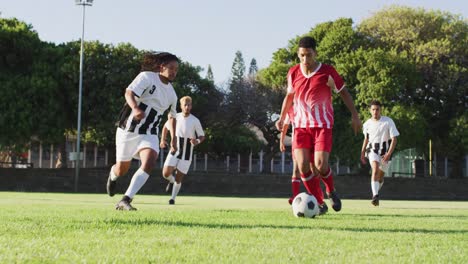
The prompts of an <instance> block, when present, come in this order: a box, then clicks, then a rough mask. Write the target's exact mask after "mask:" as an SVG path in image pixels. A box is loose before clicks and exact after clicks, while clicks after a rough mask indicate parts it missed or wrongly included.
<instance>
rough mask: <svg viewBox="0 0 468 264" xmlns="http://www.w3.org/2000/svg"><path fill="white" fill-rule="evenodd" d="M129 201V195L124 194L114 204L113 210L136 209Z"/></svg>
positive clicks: (130, 200)
mask: <svg viewBox="0 0 468 264" xmlns="http://www.w3.org/2000/svg"><path fill="white" fill-rule="evenodd" d="M131 202H132V199H130V197H128V196H124V197H123V198H122V200H120V202H118V203H117V204H116V205H115V210H122V211H136V210H137V209H136V208H135V207H133V206H132V205H131V204H130V203H131Z"/></svg>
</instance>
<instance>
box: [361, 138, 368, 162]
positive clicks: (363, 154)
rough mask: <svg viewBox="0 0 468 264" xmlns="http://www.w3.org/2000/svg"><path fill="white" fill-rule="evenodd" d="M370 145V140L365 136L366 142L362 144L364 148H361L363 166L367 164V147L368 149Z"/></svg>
mask: <svg viewBox="0 0 468 264" xmlns="http://www.w3.org/2000/svg"><path fill="white" fill-rule="evenodd" d="M368 143H369V139H368V138H367V136H364V142H362V148H361V162H362V164H367V160H366V147H367V144H368Z"/></svg>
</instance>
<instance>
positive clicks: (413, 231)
mask: <svg viewBox="0 0 468 264" xmlns="http://www.w3.org/2000/svg"><path fill="white" fill-rule="evenodd" d="M310 221H314V220H313V219H311V220H310ZM103 222H104V223H106V224H110V225H122V226H132V225H137V226H138V225H140V226H141V225H158V226H175V227H200V228H212V229H259V228H265V229H270V228H271V229H300V230H307V229H309V230H321V231H323V230H329V231H349V232H358V233H366V232H371V233H387V232H389V233H411V234H417V233H419V234H468V230H443V229H438V230H431V229H424V228H411V229H397V228H365V227H364V228H353V227H329V226H322V225H314V226H309V225H270V224H253V225H247V224H246V225H243V224H224V223H196V222H184V221H167V220H158V219H110V220H104V221H103Z"/></svg>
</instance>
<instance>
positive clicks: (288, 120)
mask: <svg viewBox="0 0 468 264" xmlns="http://www.w3.org/2000/svg"><path fill="white" fill-rule="evenodd" d="M283 124H285V125H289V124H291V119H289V115H286V118H284V121H283Z"/></svg>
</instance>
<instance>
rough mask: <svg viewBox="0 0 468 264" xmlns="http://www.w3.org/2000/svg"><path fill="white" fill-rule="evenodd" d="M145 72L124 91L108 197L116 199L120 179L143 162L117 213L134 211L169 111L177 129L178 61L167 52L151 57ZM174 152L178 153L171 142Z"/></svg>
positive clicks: (117, 206) (143, 64) (173, 142)
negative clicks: (136, 161)
mask: <svg viewBox="0 0 468 264" xmlns="http://www.w3.org/2000/svg"><path fill="white" fill-rule="evenodd" d="M141 68H142V71H141V72H140V74H138V76H137V77H136V78H135V79H134V80H133V81H132V83H131V84H130V85H129V86H128V87H127V89H126V90H125V101H126V104H125V106H124V108H123V109H122V111H121V113H120V120H119V127H118V128H117V133H116V136H115V144H116V163H115V165H113V166H112V168H111V170H110V172H109V178H108V179H107V186H106V189H107V193H108V194H109V196H114V195H115V193H116V182H117V179H118V178H120V177H121V176H123V175H125V174H126V173H127V172H128V170H129V168H130V165H131V162H132V158H136V159H140V161H141V166H140V168H139V169H138V170H137V171H136V172H135V173H134V174H133V177H132V180H131V182H130V185H129V186H128V189H127V191H126V192H125V195H124V196H123V197H122V200H120V202H118V203H117V205H116V206H115V207H116V209H117V210H126V211H133V210H136V208H135V207H133V206H132V205H131V202H132V200H133V198H134V196H135V194H136V193H137V192H138V191H139V190H140V189H141V187H143V185H144V184H145V182H146V180H147V179H148V178H149V174H150V173H151V171H152V170H153V168H154V166H155V164H156V159H157V158H158V153H159V139H158V133H159V123H160V122H161V118H162V115H163V113H164V112H165V111H166V110H168V109H170V110H169V113H168V119H169V120H171V121H170V122H171V124H172V126H173V127H174V128H175V121H174V120H175V117H176V114H177V112H176V106H177V95H176V93H175V91H174V87H172V84H171V82H172V81H173V80H174V79H175V77H176V75H177V71H178V68H179V59H178V58H177V57H176V56H175V55H173V54H171V53H167V52H162V53H148V54H146V55H145V56H144V58H143V63H142V67H141ZM171 149H172V151H176V150H177V145H176V141H175V140H172V141H171Z"/></svg>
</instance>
